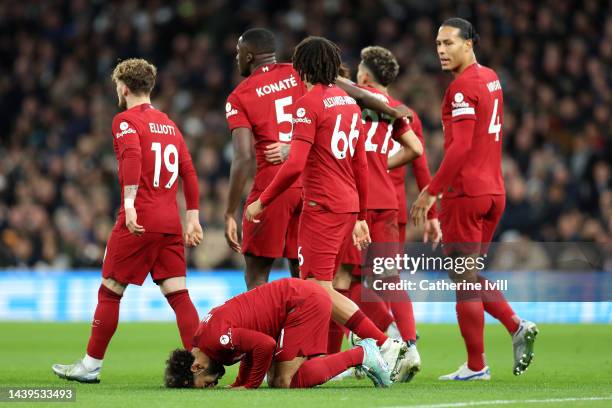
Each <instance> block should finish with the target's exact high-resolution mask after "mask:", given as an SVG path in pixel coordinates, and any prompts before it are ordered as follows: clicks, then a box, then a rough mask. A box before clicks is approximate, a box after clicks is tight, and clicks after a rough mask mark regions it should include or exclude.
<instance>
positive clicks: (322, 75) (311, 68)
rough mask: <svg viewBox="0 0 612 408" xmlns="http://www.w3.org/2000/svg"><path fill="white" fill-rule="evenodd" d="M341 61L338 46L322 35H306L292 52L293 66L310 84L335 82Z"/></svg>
mask: <svg viewBox="0 0 612 408" xmlns="http://www.w3.org/2000/svg"><path fill="white" fill-rule="evenodd" d="M341 63H342V60H341V58H340V48H338V46H337V45H336V44H334V43H333V42H331V41H330V40H328V39H327V38H323V37H313V36H310V37H307V38H305V39H303V40H302V42H300V43H299V44H298V45H297V47H295V51H294V52H293V68H295V70H296V71H297V72H298V73H299V74H300V78H301V79H302V81H308V82H310V83H311V84H323V85H329V84H333V83H335V82H336V78H337V77H338V74H339V72H340V64H341Z"/></svg>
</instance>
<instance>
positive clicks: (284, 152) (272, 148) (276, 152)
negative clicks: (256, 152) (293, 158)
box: [264, 142, 291, 164]
mask: <svg viewBox="0 0 612 408" xmlns="http://www.w3.org/2000/svg"><path fill="white" fill-rule="evenodd" d="M290 149H291V145H290V144H289V143H283V142H276V143H272V144H269V145H268V146H267V147H266V151H265V153H264V154H265V157H266V160H267V161H268V162H270V163H272V164H281V163H283V162H285V161H286V160H287V157H289V150H290Z"/></svg>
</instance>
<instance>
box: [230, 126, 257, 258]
mask: <svg viewBox="0 0 612 408" xmlns="http://www.w3.org/2000/svg"><path fill="white" fill-rule="evenodd" d="M232 145H233V148H234V157H233V158H232V166H231V169H230V179H229V196H228V198H227V207H226V209H225V240H226V241H227V244H228V245H229V247H230V248H231V249H232V250H233V251H235V252H238V253H240V251H241V248H240V240H239V238H238V224H237V222H236V211H237V210H238V206H239V205H240V200H241V199H242V192H243V191H244V186H245V185H246V183H247V180H248V178H249V174H250V172H251V169H252V168H253V165H254V163H255V155H254V154H253V133H252V132H251V129H248V128H237V129H234V130H233V131H232Z"/></svg>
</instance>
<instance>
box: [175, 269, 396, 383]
mask: <svg viewBox="0 0 612 408" xmlns="http://www.w3.org/2000/svg"><path fill="white" fill-rule="evenodd" d="M331 311H332V302H331V299H330V297H329V295H328V294H327V292H326V291H325V289H324V288H322V287H321V286H320V285H318V284H316V283H315V282H312V281H303V280H299V279H293V278H287V279H280V280H277V281H274V282H271V283H268V284H264V285H262V286H259V287H257V288H255V289H252V290H250V291H248V292H245V293H243V294H241V295H238V296H236V297H234V298H232V299H230V300H228V301H227V302H225V303H224V304H223V305H221V306H219V307H216V308H214V309H213V310H211V311H210V313H209V314H208V315H206V317H205V318H204V319H203V320H202V322H201V323H200V326H199V328H198V330H197V332H196V335H195V337H194V340H193V349H192V350H191V351H188V350H179V349H177V350H174V351H173V352H172V354H171V355H170V358H169V359H168V361H167V362H166V363H167V365H166V373H165V384H166V387H169V388H211V387H214V386H216V385H217V383H218V381H219V379H220V378H221V377H222V376H223V374H224V373H225V368H224V366H227V365H233V364H235V363H236V362H238V361H240V369H239V372H238V377H237V378H236V380H235V381H234V383H233V384H232V385H231V388H235V389H239V388H258V387H259V386H260V385H261V383H262V381H263V379H264V376H265V375H266V372H267V373H268V384H269V386H270V387H275V388H309V387H314V386H316V385H319V384H323V383H324V382H326V381H328V380H329V379H331V378H332V377H334V376H336V375H337V374H339V373H341V372H343V371H344V370H346V369H347V368H349V367H357V366H361V367H363V368H364V369H365V371H366V373H367V375H368V376H369V377H370V379H371V380H372V382H373V383H374V385H375V386H377V387H387V386H389V385H390V384H391V380H390V371H389V368H388V366H387V364H386V362H385V361H384V359H383V358H382V356H381V355H380V352H379V350H378V347H377V346H376V342H375V341H374V340H373V339H365V340H363V341H361V343H359V344H358V345H357V347H354V348H352V349H350V350H347V351H343V352H340V353H336V354H332V355H327V356H322V355H323V354H325V352H326V350H327V335H328V327H329V320H330V318H331Z"/></svg>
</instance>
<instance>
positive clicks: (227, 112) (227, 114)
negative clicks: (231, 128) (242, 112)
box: [225, 102, 238, 119]
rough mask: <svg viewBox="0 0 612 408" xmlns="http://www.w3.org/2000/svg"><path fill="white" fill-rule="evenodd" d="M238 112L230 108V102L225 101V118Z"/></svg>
mask: <svg viewBox="0 0 612 408" xmlns="http://www.w3.org/2000/svg"><path fill="white" fill-rule="evenodd" d="M236 114H238V111H237V110H236V109H232V104H231V103H229V102H228V103H226V104H225V118H226V119H227V118H229V117H230V116H234V115H236Z"/></svg>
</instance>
